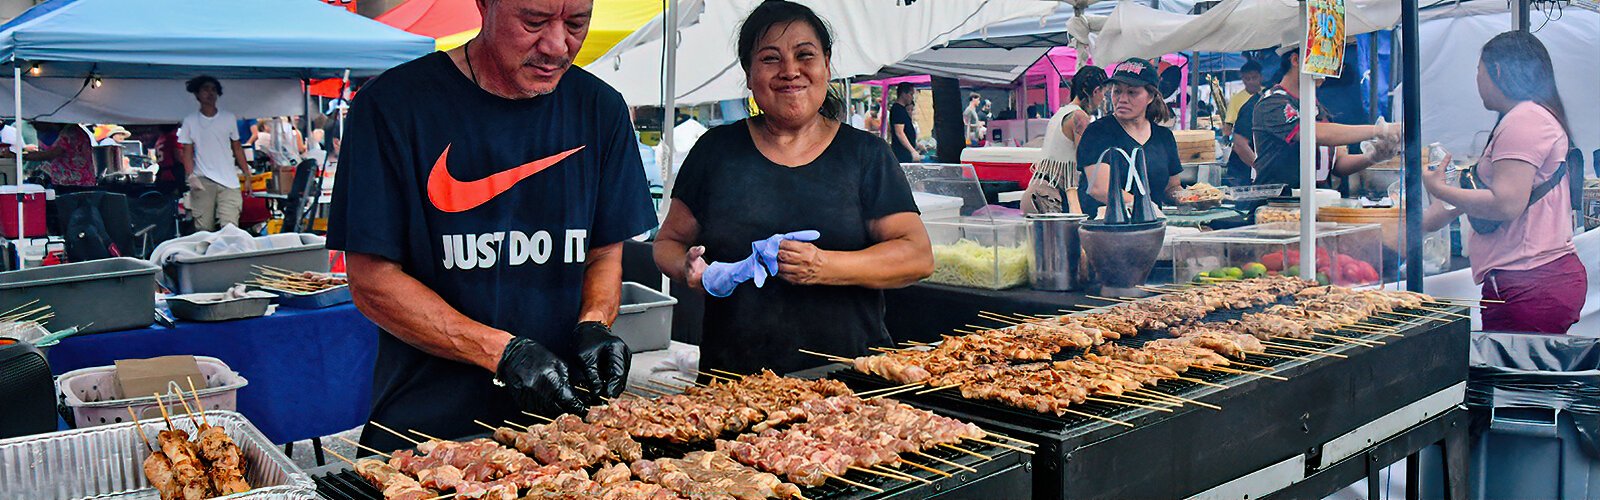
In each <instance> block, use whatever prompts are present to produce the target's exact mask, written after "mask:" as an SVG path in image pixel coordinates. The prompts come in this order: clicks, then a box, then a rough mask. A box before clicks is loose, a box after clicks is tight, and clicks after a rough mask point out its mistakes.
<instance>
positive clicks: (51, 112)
mask: <svg viewBox="0 0 1600 500" xmlns="http://www.w3.org/2000/svg"><path fill="white" fill-rule="evenodd" d="M433 50H434V42H433V40H432V39H430V38H427V37H424V36H419V35H413V34H410V33H406V32H404V31H401V30H398V29H395V28H392V27H390V26H387V25H384V24H382V23H379V22H377V21H373V20H371V19H367V18H364V17H361V16H359V15H356V14H353V13H350V12H349V11H346V10H345V9H342V8H338V7H334V6H330V5H327V4H325V3H322V2H319V1H317V0H50V1H47V2H44V3H42V4H40V5H37V6H35V7H33V8H32V9H29V10H28V11H26V12H24V13H22V14H21V15H19V16H17V17H16V18H15V19H12V20H11V21H10V22H7V23H5V24H4V25H0V65H8V66H10V67H11V76H12V81H11V82H9V83H10V85H3V87H0V98H4V97H9V98H10V100H11V103H12V104H13V107H12V109H13V111H12V112H11V113H3V114H5V115H8V116H10V117H18V116H20V117H24V118H27V119H40V118H48V119H50V120H51V121H58V122H79V123H92V122H116V123H121V124H138V123H176V122H178V121H180V120H181V119H182V118H183V116H184V115H187V114H188V113H190V112H192V111H193V110H194V109H195V104H194V100H193V98H192V97H191V96H189V95H188V94H187V93H185V92H184V87H183V85H182V83H181V81H183V80H186V79H188V78H191V77H193V76H196V75H201V74H205V75H211V76H214V77H217V78H219V79H221V80H223V81H224V83H225V87H226V90H227V91H226V92H225V94H224V96H225V97H224V99H225V100H224V101H223V102H222V106H223V107H225V108H227V109H230V110H231V111H234V112H235V113H236V114H239V115H240V116H277V115H294V114H301V113H303V112H305V111H306V110H307V108H308V107H309V98H307V97H305V96H304V94H303V93H302V92H303V89H304V87H303V84H304V82H306V81H307V80H310V79H313V78H341V77H344V78H348V77H351V76H371V75H376V74H378V73H381V72H383V71H384V70H386V69H388V68H390V67H393V66H395V65H397V64H400V63H403V62H405V61H408V60H411V59H415V58H417V57H421V56H423V55H425V54H427V53H429V52H432V51H433ZM24 87H26V88H24ZM7 93H9V94H10V95H5V94H7ZM24 93H26V94H27V95H28V96H29V98H28V99H23V95H24ZM307 122H308V123H309V120H307ZM307 132H308V133H309V130H308V131H307ZM13 147H14V148H15V149H16V150H18V151H19V154H20V145H14V146H13ZM20 170H21V167H20V165H19V167H18V172H17V182H18V183H19V184H20V183H21V178H22V175H21V174H22V173H21V171H20ZM19 203H20V201H19ZM18 216H19V217H18V218H19V227H20V223H21V222H20V219H21V217H20V216H21V210H19V211H18Z"/></svg>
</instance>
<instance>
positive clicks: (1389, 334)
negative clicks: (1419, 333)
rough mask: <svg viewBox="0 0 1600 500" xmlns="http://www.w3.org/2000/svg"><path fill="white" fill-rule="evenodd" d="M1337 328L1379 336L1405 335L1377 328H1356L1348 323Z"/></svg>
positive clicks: (1396, 336)
mask: <svg viewBox="0 0 1600 500" xmlns="http://www.w3.org/2000/svg"><path fill="white" fill-rule="evenodd" d="M1339 329H1340V330H1343V331H1347V332H1357V333H1360V334H1362V335H1377V336H1380V337H1395V338H1402V337H1405V335H1401V334H1398V333H1394V332H1392V331H1378V330H1367V329H1357V328H1350V325H1345V326H1342V327H1339Z"/></svg>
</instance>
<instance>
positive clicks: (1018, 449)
mask: <svg viewBox="0 0 1600 500" xmlns="http://www.w3.org/2000/svg"><path fill="white" fill-rule="evenodd" d="M1168 411H1171V410H1168ZM967 440H968V441H977V442H979V443H983V444H986V445H989V446H998V447H1001V448H1005V449H1008V450H1011V451H1015V452H1017V453H1021V454H1024V455H1032V454H1033V450H1030V449H1027V448H1022V447H1019V446H1013V445H1009V444H1005V443H999V442H995V441H990V440H987V439H981V438H967Z"/></svg>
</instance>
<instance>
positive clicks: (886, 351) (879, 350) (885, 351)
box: [867, 347, 906, 353]
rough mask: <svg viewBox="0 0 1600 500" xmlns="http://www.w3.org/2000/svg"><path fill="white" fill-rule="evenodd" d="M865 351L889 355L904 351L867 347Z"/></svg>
mask: <svg viewBox="0 0 1600 500" xmlns="http://www.w3.org/2000/svg"><path fill="white" fill-rule="evenodd" d="M867 350H868V351H875V352H883V353H890V352H900V351H904V350H906V349H892V348H888V347H868V348H867Z"/></svg>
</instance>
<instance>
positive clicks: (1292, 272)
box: [1283, 265, 1300, 278]
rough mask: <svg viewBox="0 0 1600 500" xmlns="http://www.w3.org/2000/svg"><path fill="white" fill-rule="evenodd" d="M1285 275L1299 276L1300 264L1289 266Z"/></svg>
mask: <svg viewBox="0 0 1600 500" xmlns="http://www.w3.org/2000/svg"><path fill="white" fill-rule="evenodd" d="M1283 275H1284V276H1288V277H1291V278H1297V277H1299V276H1300V266H1299V265H1293V266H1289V269H1288V270H1286V271H1284V272H1283Z"/></svg>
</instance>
